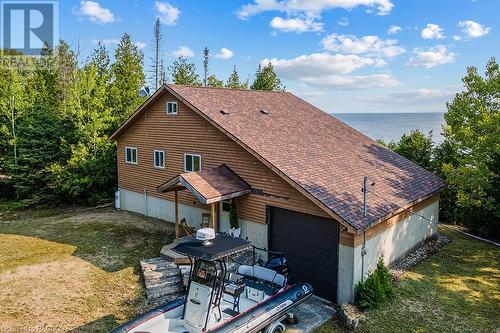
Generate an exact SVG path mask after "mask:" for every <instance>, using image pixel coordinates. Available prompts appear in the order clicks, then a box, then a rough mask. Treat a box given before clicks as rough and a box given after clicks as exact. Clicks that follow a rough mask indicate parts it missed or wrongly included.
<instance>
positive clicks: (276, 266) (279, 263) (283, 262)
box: [264, 254, 290, 280]
mask: <svg viewBox="0 0 500 333" xmlns="http://www.w3.org/2000/svg"><path fill="white" fill-rule="evenodd" d="M264 267H265V268H269V269H272V270H273V271H275V272H277V273H279V274H281V275H283V276H285V277H286V278H287V280H288V275H290V268H289V267H288V260H287V259H286V257H285V256H284V255H283V254H273V255H272V256H271V257H270V258H269V260H267V262H266V263H265V264H264Z"/></svg>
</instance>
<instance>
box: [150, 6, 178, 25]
mask: <svg viewBox="0 0 500 333" xmlns="http://www.w3.org/2000/svg"><path fill="white" fill-rule="evenodd" d="M155 7H156V16H157V17H159V18H160V22H161V23H162V24H165V25H176V24H177V20H178V19H179V15H180V14H181V11H180V10H179V9H178V8H177V7H174V6H172V5H171V4H170V3H168V2H161V1H156V2H155Z"/></svg>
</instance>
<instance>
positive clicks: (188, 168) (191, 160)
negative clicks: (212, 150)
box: [184, 154, 201, 172]
mask: <svg viewBox="0 0 500 333" xmlns="http://www.w3.org/2000/svg"><path fill="white" fill-rule="evenodd" d="M200 170H201V155H197V154H184V171H185V172H192V171H200Z"/></svg>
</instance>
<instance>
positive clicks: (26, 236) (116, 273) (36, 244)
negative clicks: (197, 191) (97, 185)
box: [0, 209, 173, 332]
mask: <svg viewBox="0 0 500 333" xmlns="http://www.w3.org/2000/svg"><path fill="white" fill-rule="evenodd" d="M8 217H9V220H6V219H7V217H6V216H4V217H3V218H2V217H0V254H1V255H0V331H2V332H3V331H6V332H24V331H26V332H35V331H36V332H45V331H47V332H109V331H110V330H111V329H113V328H114V327H116V326H117V325H118V324H119V323H122V322H124V321H126V320H128V319H130V318H131V317H133V316H134V315H136V314H138V313H140V312H142V311H143V310H144V300H145V296H144V290H143V284H142V281H141V278H140V273H139V260H141V259H144V258H152V257H157V256H158V255H159V251H160V249H161V246H162V245H164V244H165V243H166V242H169V241H171V240H172V239H173V230H172V228H171V227H170V226H169V225H167V224H166V223H165V222H161V221H158V220H153V219H145V218H143V217H141V216H138V215H135V214H130V213H126V212H116V211H114V210H113V209H100V210H86V211H75V210H73V211H71V210H70V211H65V212H64V213H61V212H57V211H53V212H51V213H49V214H48V213H47V212H41V214H39V215H38V214H36V213H35V214H34V213H32V212H31V213H28V214H14V215H13V214H9V215H8ZM13 217H14V218H13Z"/></svg>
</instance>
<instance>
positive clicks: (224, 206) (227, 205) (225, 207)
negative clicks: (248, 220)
mask: <svg viewBox="0 0 500 333" xmlns="http://www.w3.org/2000/svg"><path fill="white" fill-rule="evenodd" d="M222 210H223V211H224V212H229V211H230V210H231V199H227V200H222Z"/></svg>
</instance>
